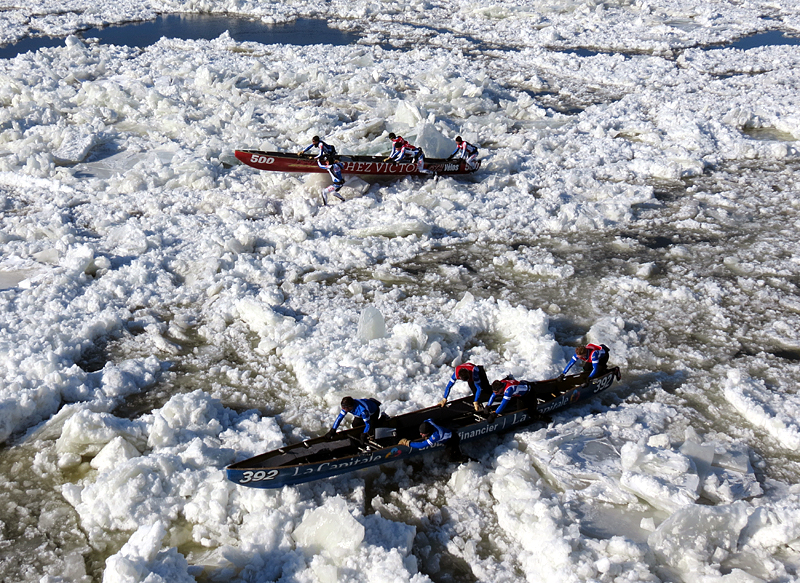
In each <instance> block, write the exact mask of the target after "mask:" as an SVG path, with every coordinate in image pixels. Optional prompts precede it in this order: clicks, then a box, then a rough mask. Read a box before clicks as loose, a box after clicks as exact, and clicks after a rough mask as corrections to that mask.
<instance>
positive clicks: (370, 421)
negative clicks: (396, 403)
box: [325, 396, 389, 444]
mask: <svg viewBox="0 0 800 583" xmlns="http://www.w3.org/2000/svg"><path fill="white" fill-rule="evenodd" d="M348 413H352V414H353V417H355V419H354V420H353V427H354V428H355V427H360V426H361V425H362V424H363V425H364V432H363V433H362V434H361V435H360V440H361V443H362V444H363V443H366V441H367V437H368V436H369V434H370V433H372V432H373V430H374V429H375V427H376V426H377V425H378V424H379V423H385V422H387V421H388V420H389V418H388V416H387V415H386V414H385V413H381V402H380V401H377V400H375V399H354V398H353V397H349V396H348V397H344V398H343V399H342V410H341V411H340V412H339V416H338V417H337V418H336V421H334V422H333V427H332V428H331V429H330V431H328V433H326V434H325V437H326V438H327V439H333V437H334V436H335V435H336V430H337V429H339V424H340V423H341V422H342V420H343V419H344V418H345V417H346V416H347V414H348Z"/></svg>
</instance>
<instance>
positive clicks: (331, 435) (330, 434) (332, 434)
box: [325, 429, 336, 441]
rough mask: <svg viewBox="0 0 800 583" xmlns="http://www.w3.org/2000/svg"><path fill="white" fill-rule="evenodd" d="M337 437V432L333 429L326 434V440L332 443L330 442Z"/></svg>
mask: <svg viewBox="0 0 800 583" xmlns="http://www.w3.org/2000/svg"><path fill="white" fill-rule="evenodd" d="M335 436H336V430H335V429H331V430H329V431H328V433H326V434H325V439H327V440H328V441H330V440H332V439H333V438H334V437H335Z"/></svg>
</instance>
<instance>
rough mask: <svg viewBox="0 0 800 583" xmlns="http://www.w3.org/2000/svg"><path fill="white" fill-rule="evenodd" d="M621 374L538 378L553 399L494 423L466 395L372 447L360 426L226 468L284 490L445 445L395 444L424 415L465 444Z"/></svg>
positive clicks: (238, 477) (585, 395)
mask: <svg viewBox="0 0 800 583" xmlns="http://www.w3.org/2000/svg"><path fill="white" fill-rule="evenodd" d="M619 378H620V377H619V368H613V369H610V370H609V371H608V372H607V373H605V374H603V375H601V376H599V377H597V378H596V379H593V380H592V382H585V383H584V382H583V381H584V379H585V377H583V376H582V375H573V376H570V377H567V378H566V379H550V380H546V381H539V382H538V383H536V385H535V386H536V390H537V394H539V393H542V394H545V393H547V392H548V391H551V390H552V393H551V394H552V397H553V398H552V399H549V400H544V401H543V402H541V403H539V404H538V405H537V406H536V410H535V411H531V410H528V409H518V410H512V411H508V412H507V413H506V412H504V414H503V415H500V416H499V417H497V418H496V419H495V420H494V421H493V422H492V423H489V421H488V420H487V419H486V417H485V416H483V415H480V414H478V413H475V411H474V410H473V406H472V397H465V398H463V399H458V400H455V401H451V402H450V403H448V405H447V406H446V407H444V408H441V407H428V408H427V409H422V410H420V411H414V412H411V413H406V414H404V415H399V416H397V417H395V418H393V420H392V421H393V423H394V424H395V425H396V431H397V435H396V436H393V437H387V438H379V439H377V440H371V441H370V442H369V447H368V448H361V447H359V445H358V442H357V438H358V437H359V435H360V434H361V432H362V429H360V428H357V429H349V430H346V431H340V432H339V433H337V434H336V438H335V439H334V440H332V441H327V440H325V438H323V437H317V438H314V439H309V440H307V441H303V442H301V443H297V444H294V445H290V446H286V447H283V448H278V449H276V450H273V451H271V452H267V453H264V454H261V455H258V456H255V457H252V458H249V459H246V460H243V461H241V462H237V463H235V464H231V465H230V466H228V467H227V468H226V469H225V472H226V475H227V478H228V479H229V480H230V481H232V482H234V483H236V484H239V485H241V486H248V487H251V488H280V487H283V486H290V485H294V484H302V483H303V482H310V481H313V480H319V479H322V478H330V477H333V476H338V475H341V474H345V473H348V472H352V471H355V470H358V469H361V468H368V467H371V466H377V465H381V464H385V463H388V462H393V461H397V460H402V459H408V458H412V457H416V456H418V455H422V454H425V453H428V452H431V451H436V450H440V449H442V448H444V445H443V444H436V445H434V446H431V447H427V448H424V449H413V448H411V447H408V446H405V445H399V444H398V443H397V442H398V440H399V439H400V438H402V437H405V438H408V439H418V438H419V434H418V431H417V428H418V427H419V424H420V423H421V422H422V421H424V420H425V419H428V418H432V419H433V420H434V421H436V422H437V423H443V424H445V425H448V426H450V427H452V429H453V430H454V431H457V432H458V435H459V437H460V438H461V441H462V442H469V441H471V440H474V439H478V438H481V437H484V436H486V435H490V434H493V433H504V432H507V431H510V430H512V429H514V428H516V427H521V426H524V425H526V424H529V423H531V422H534V421H536V420H540V419H542V416H543V415H546V414H549V413H553V412H556V411H559V410H561V409H565V408H567V407H569V406H571V405H573V404H575V403H578V402H581V401H585V400H587V399H590V398H592V397H593V396H595V395H597V394H598V393H601V392H603V391H605V390H606V389H608V388H609V387H610V386H611V385H612V384H613V383H614V380H619Z"/></svg>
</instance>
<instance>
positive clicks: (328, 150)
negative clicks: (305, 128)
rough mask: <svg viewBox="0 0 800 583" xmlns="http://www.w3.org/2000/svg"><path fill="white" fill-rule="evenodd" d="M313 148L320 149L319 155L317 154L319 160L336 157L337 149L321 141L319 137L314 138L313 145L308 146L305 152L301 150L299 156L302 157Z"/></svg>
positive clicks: (312, 139)
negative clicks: (325, 157)
mask: <svg viewBox="0 0 800 583" xmlns="http://www.w3.org/2000/svg"><path fill="white" fill-rule="evenodd" d="M312 148H319V154H317V156H316V158H317V159H318V160H319V159H320V158H322V157H324V156H329V157H335V156H336V148H335V147H333V146H331V145H330V144H326V143H325V142H323V141H322V140H320V139H319V136H314V137H313V138H311V143H310V144H309V145H308V146H306V148H305V150H300V151H299V152H297V155H298V156H302V155H304V154H306V153H307V152H308V151H309V150H311V149H312Z"/></svg>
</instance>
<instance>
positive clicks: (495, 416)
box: [486, 411, 497, 423]
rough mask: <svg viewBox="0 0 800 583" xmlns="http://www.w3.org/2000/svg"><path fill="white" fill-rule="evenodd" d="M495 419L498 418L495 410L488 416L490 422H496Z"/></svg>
mask: <svg viewBox="0 0 800 583" xmlns="http://www.w3.org/2000/svg"><path fill="white" fill-rule="evenodd" d="M495 419H497V413H495V412H494V411H493V412H491V413H489V416H488V417H487V418H486V420H487V421H488V422H489V423H494V420H495Z"/></svg>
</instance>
